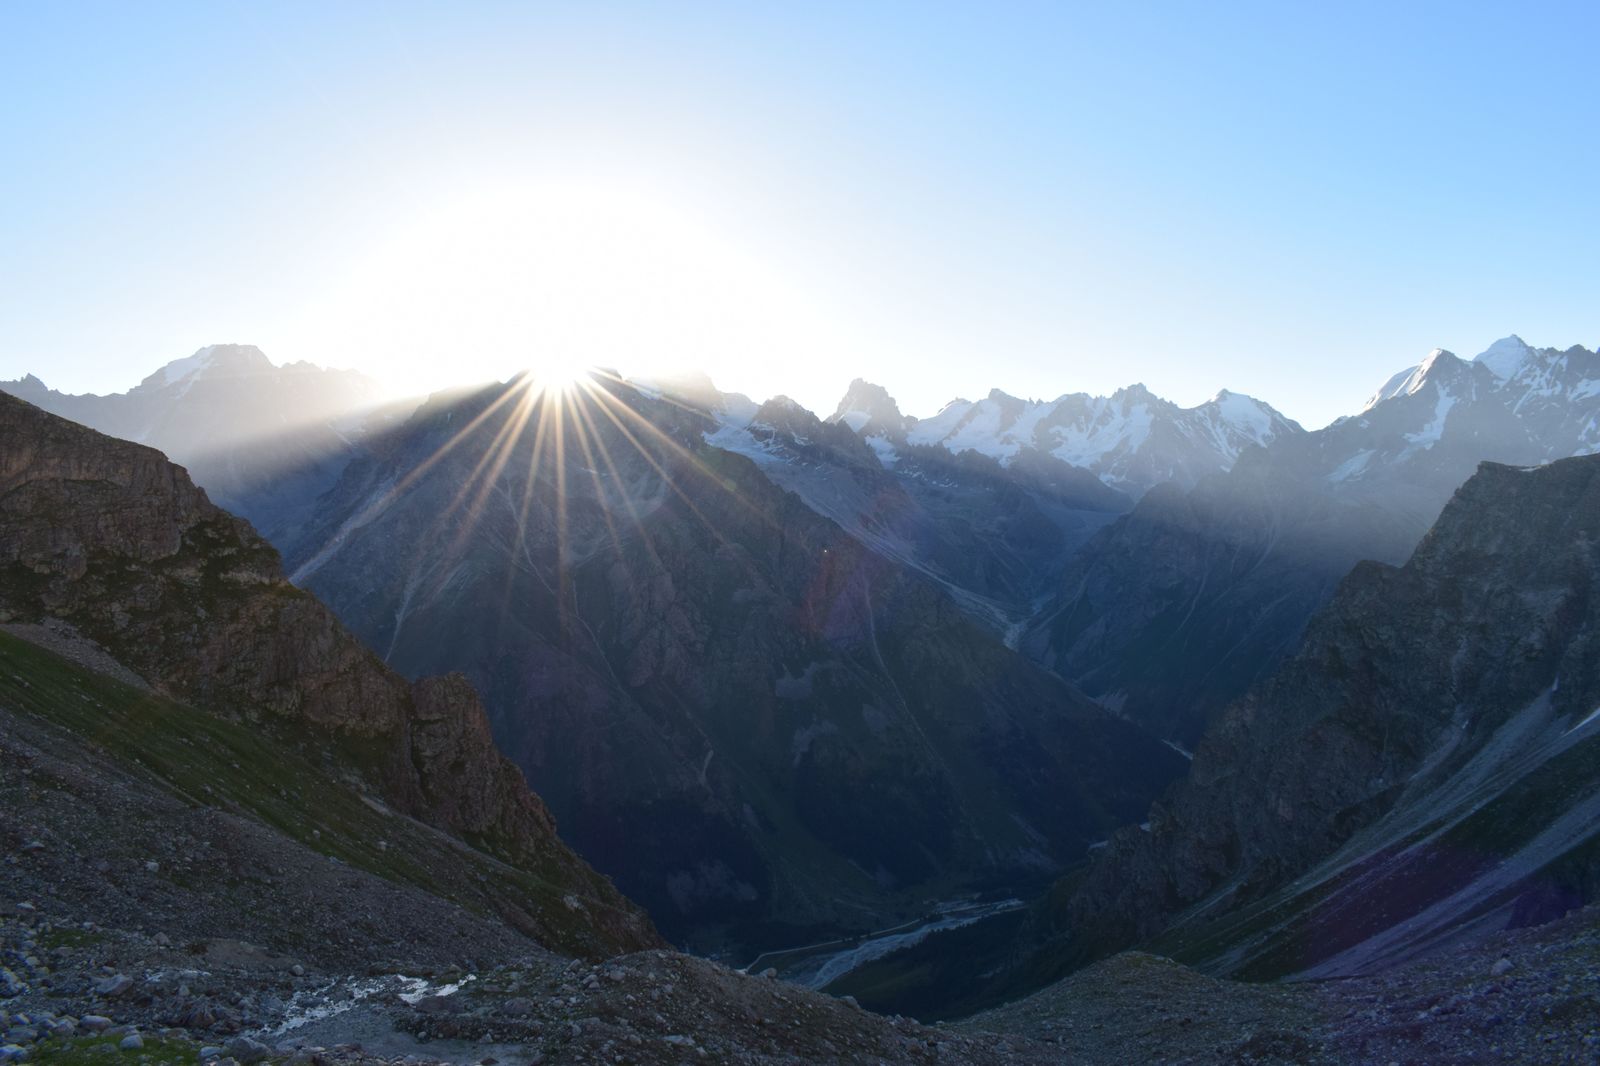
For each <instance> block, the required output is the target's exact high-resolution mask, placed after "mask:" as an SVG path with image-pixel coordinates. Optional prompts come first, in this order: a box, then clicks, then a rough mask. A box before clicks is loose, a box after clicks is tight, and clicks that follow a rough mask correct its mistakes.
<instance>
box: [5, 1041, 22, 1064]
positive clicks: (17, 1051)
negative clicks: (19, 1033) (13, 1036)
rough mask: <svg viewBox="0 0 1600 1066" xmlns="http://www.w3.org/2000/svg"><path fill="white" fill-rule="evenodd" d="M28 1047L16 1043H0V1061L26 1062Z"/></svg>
mask: <svg viewBox="0 0 1600 1066" xmlns="http://www.w3.org/2000/svg"><path fill="white" fill-rule="evenodd" d="M27 1061H28V1049H27V1048H25V1047H19V1046H17V1045H16V1044H3V1045H0V1062H27Z"/></svg>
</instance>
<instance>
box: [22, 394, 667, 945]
mask: <svg viewBox="0 0 1600 1066" xmlns="http://www.w3.org/2000/svg"><path fill="white" fill-rule="evenodd" d="M46 618H59V619H63V620H65V621H67V622H69V623H71V624H72V625H73V626H75V627H76V628H77V629H78V630H79V631H80V632H82V633H83V634H84V635H86V636H88V637H89V638H91V639H92V640H94V641H95V642H97V643H98V644H100V645H101V646H103V647H105V648H106V649H107V650H109V651H110V652H111V653H112V654H113V655H114V656H116V658H117V659H118V660H119V661H121V662H123V663H124V664H126V665H127V666H128V667H130V668H131V669H132V670H134V671H135V672H136V673H137V674H139V675H140V676H142V677H144V678H145V679H147V680H148V681H149V682H150V683H151V684H152V685H153V686H155V687H156V688H157V689H158V690H160V691H162V692H164V693H166V694H169V695H171V696H173V697H175V698H178V699H181V700H183V701H184V702H187V703H191V704H193V705H195V706H198V707H201V708H203V709H206V710H209V711H213V712H214V713H219V714H224V715H227V716H230V717H234V718H239V719H243V720H247V721H251V722H255V723H257V724H259V725H260V726H261V727H262V728H265V729H272V730H274V731H277V732H278V733H280V734H285V735H288V736H291V737H293V738H296V739H299V740H303V741H304V743H305V744H307V745H310V746H318V747H323V748H325V749H326V751H327V755H328V757H330V758H334V759H336V760H338V761H339V762H341V763H342V764H343V765H344V766H345V767H346V768H347V770H348V772H349V774H350V776H351V777H352V778H356V779H359V780H361V781H362V782H364V783H365V785H366V787H370V788H372V789H373V790H375V791H376V792H377V793H379V795H381V797H382V799H383V800H384V801H385V802H386V803H388V804H389V805H390V806H392V807H394V808H396V809H398V810H399V811H401V812H403V813H405V814H408V815H411V816H413V817H416V818H419V819H421V820H423V821H426V822H428V823H430V824H432V825H435V826H437V827H438V828H440V829H443V830H445V831H447V832H450V833H452V834H455V835H458V836H461V837H464V838H465V839H467V840H468V841H470V842H471V843H473V844H475V845H477V846H479V847H482V848H484V849H486V850H489V851H491V852H492V853H494V854H496V855H499V856H500V857H502V858H504V859H506V860H507V861H510V862H512V863H514V864H522V865H528V866H532V867H536V868H537V869H538V870H539V872H540V873H541V874H542V875H543V876H546V877H550V876H554V877H556V878H558V879H561V880H564V881H570V884H571V888H570V891H571V892H572V893H573V894H575V895H576V896H577V897H579V898H580V899H582V900H583V901H585V903H586V905H585V907H584V908H583V909H582V913H583V914H584V915H585V916H586V917H585V918H584V919H583V920H585V921H593V922H594V923H595V924H596V927H597V929H599V930H600V932H601V938H602V940H604V941H607V942H609V943H610V944H611V945H612V946H613V947H615V948H618V949H623V948H631V947H638V946H644V945H651V944H655V943H657V942H658V941H657V938H656V936H655V933H654V931H653V929H652V928H651V926H650V924H649V922H648V920H647V919H645V918H644V917H643V915H642V914H641V913H640V912H639V911H638V910H637V909H636V908H634V907H633V906H632V905H631V904H629V903H628V902H627V901H626V900H624V899H623V898H622V897H621V895H620V894H618V893H617V892H616V890H615V889H613V888H612V887H611V886H610V885H609V883H607V882H606V881H605V880H604V879H603V878H601V877H599V876H598V875H596V874H595V873H594V872H593V871H592V870H590V869H588V867H587V866H585V865H584V864H583V862H582V861H581V860H579V859H578V858H577V857H576V856H574V855H572V854H571V853H570V852H569V851H568V850H567V849H566V848H565V846H564V845H562V844H561V843H560V841H559V840H557V839H556V837H555V833H554V823H553V821H552V820H551V818H550V815H549V813H548V811H547V810H546V809H545V807H544V805H543V804H542V803H541V802H540V801H539V799H538V798H537V797H535V796H534V795H532V794H531V793H530V792H529V791H528V789H527V786H526V784H525V783H524V782H523V780H522V777H521V774H520V772H519V771H518V770H517V769H516V768H515V767H514V766H513V765H512V764H511V763H510V762H508V761H507V760H506V759H504V758H503V757H502V756H501V755H500V754H499V752H498V751H497V750H496V749H495V747H494V744H493V741H492V739H491V738H490V734H489V727H488V722H487V719H486V718H485V716H484V712H483V708H482V705H481V704H480V703H479V701H478V698H477V695H476V693H475V692H474V691H473V689H472V687H471V685H470V684H468V683H467V682H466V680H465V679H464V678H461V677H459V676H457V677H446V678H429V679H424V680H421V681H418V682H416V683H415V684H413V683H410V682H408V681H406V680H405V679H404V678H402V677H400V676H399V675H397V674H395V673H393V672H392V671H390V670H388V669H387V668H386V667H385V666H384V665H383V663H382V662H381V661H380V660H379V659H378V657H377V656H375V655H374V654H372V652H370V651H368V650H367V649H366V648H365V647H363V646H362V645H361V643H360V642H359V641H358V640H357V639H356V638H355V637H354V636H352V635H351V634H350V633H349V632H348V631H346V630H345V629H344V627H343V626H341V625H340V624H339V623H338V621H337V620H336V619H335V618H334V617H333V615H332V613H331V612H330V611H328V609H327V608H325V607H324V606H323V605H322V604H321V603H319V602H318V601H317V600H316V599H315V598H314V597H312V596H311V595H309V594H307V593H305V592H302V591H300V590H299V589H297V588H295V587H294V586H293V585H291V584H290V583H289V582H288V581H287V580H285V578H284V577H283V574H282V571H281V569H280V564H279V559H278V554H277V552H276V551H274V550H273V549H272V547H271V546H270V545H268V544H267V543H266V542H265V541H263V540H261V539H260V538H259V537H258V536H256V534H255V533H254V531H253V530H252V529H251V528H250V526H249V525H248V523H246V522H244V521H243V520H241V519H238V518H235V517H234V516H232V515H229V514H227V513H226V512H224V511H222V510H220V509H218V508H217V507H215V506H213V505H212V504H211V503H210V502H209V501H208V500H207V498H206V496H205V494H204V493H203V492H202V491H201V490H199V489H197V488H196V487H195V486H194V485H193V483H191V482H190V480H189V477H188V475H187V474H186V473H185V472H184V471H183V470H182V468H180V467H177V466H174V465H172V464H171V463H169V462H167V461H166V459H165V457H163V456H162V455H161V453H160V452H157V451H155V450H153V449H150V448H145V447H142V446H140V445H136V444H130V443H128V442H125V441H119V440H115V439H112V438H109V437H104V436H102V435H100V434H98V433H95V432H93V431H92V430H88V429H85V428H83V427H81V426H78V425H76V424H74V423H70V422H67V421H65V420H63V419H60V418H56V417H55V416H53V415H49V414H47V413H45V412H43V411H41V410H39V409H38V408H35V407H33V406H32V405H30V404H27V403H25V402H23V401H20V400H17V399H14V398H13V397H10V396H5V395H0V621H7V622H19V623H37V622H40V621H43V620H44V619H46ZM575 913H577V912H575Z"/></svg>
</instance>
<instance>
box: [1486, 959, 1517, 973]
mask: <svg viewBox="0 0 1600 1066" xmlns="http://www.w3.org/2000/svg"><path fill="white" fill-rule="evenodd" d="M1516 966H1517V964H1516V963H1514V962H1512V961H1511V960H1510V959H1508V958H1506V957H1505V956H1504V955H1502V956H1500V959H1499V961H1498V962H1496V963H1495V964H1494V965H1493V966H1491V967H1489V976H1490V977H1500V976H1503V975H1505V974H1508V973H1510V972H1511V971H1512V970H1514V969H1516Z"/></svg>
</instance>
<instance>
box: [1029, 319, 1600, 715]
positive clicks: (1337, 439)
mask: <svg viewBox="0 0 1600 1066" xmlns="http://www.w3.org/2000/svg"><path fill="white" fill-rule="evenodd" d="M1597 427H1600V356H1597V355H1596V354H1595V353H1593V352H1590V351H1587V350H1586V349H1583V348H1571V349H1568V350H1566V351H1557V350H1555V349H1550V348H1546V349H1533V348H1530V347H1528V346H1527V345H1525V344H1524V343H1523V342H1522V341H1521V340H1519V339H1517V338H1515V337H1511V338H1507V339H1506V340H1503V341H1500V342H1498V343H1496V344H1495V345H1494V346H1493V347H1491V348H1490V349H1489V350H1488V351H1486V352H1485V353H1483V355H1481V356H1480V357H1479V358H1478V359H1476V360H1472V361H1466V360H1461V359H1458V358H1456V357H1455V356H1453V355H1451V354H1450V353H1448V352H1442V351H1435V352H1433V353H1432V354H1430V355H1429V357H1428V358H1427V359H1426V360H1424V361H1423V363H1421V364H1420V365H1418V366H1415V367H1412V368H1409V369H1408V370H1406V371H1403V372H1402V373H1400V374H1397V375H1396V376H1395V377H1394V378H1393V379H1392V380H1391V381H1390V382H1388V383H1386V384H1385V385H1384V387H1383V388H1381V389H1380V390H1379V391H1378V392H1377V393H1376V394H1375V395H1374V397H1373V399H1372V400H1371V402H1370V403H1369V404H1368V406H1367V408H1366V410H1364V411H1363V412H1362V413H1361V414H1359V415H1356V416H1353V417H1350V418H1344V419H1341V420H1339V421H1337V422H1335V423H1334V424H1332V425H1331V426H1328V427H1327V428H1325V429H1322V430H1318V431H1316V432H1313V433H1306V434H1296V435H1289V436H1284V437H1281V438H1279V439H1278V440H1277V441H1276V442H1275V443H1273V444H1272V445H1271V446H1270V447H1268V448H1266V449H1263V450H1260V451H1255V452H1247V453H1245V454H1244V455H1243V456H1241V459H1240V461H1239V463H1238V464H1237V465H1236V466H1235V467H1234V468H1233V469H1232V470H1231V471H1230V472H1228V473H1227V474H1224V475H1217V476H1214V477H1210V478H1207V479H1204V480H1202V481H1201V482H1199V483H1198V484H1197V485H1196V486H1195V487H1194V488H1193V489H1190V490H1189V491H1187V492H1178V491H1175V489H1174V488H1172V487H1168V488H1165V489H1162V490H1158V491H1155V492H1152V493H1150V494H1149V495H1147V496H1146V497H1145V498H1144V499H1143V500H1141V501H1140V503H1139V505H1138V507H1136V508H1135V509H1134V510H1133V511H1132V512H1130V513H1129V514H1128V515H1126V516H1125V517H1123V518H1120V519H1119V520H1117V521H1116V522H1115V523H1113V524H1111V525H1109V526H1108V527H1107V528H1106V529H1105V530H1103V531H1102V532H1101V533H1100V534H1099V535H1098V536H1097V537H1096V538H1095V539H1094V540H1093V541H1092V542H1090V543H1089V544H1087V545H1085V546H1084V548H1083V550H1082V551H1080V552H1079V553H1078V554H1077V556H1075V557H1074V559H1073V560H1072V561H1071V562H1070V563H1069V565H1068V566H1067V567H1066V568H1065V570H1064V572H1063V574H1062V577H1061V580H1060V583H1059V585H1058V586H1057V590H1056V593H1055V595H1054V597H1053V599H1052V601H1051V602H1050V603H1048V604H1047V605H1046V606H1045V607H1044V608H1043V609H1042V610H1041V611H1040V613H1039V615H1038V616H1037V618H1036V619H1035V620H1034V621H1033V622H1031V623H1030V625H1029V627H1028V632H1027V633H1026V634H1025V635H1024V636H1023V638H1022V647H1023V648H1024V650H1026V651H1027V652H1028V653H1029V654H1030V655H1031V656H1033V657H1034V658H1036V659H1037V660H1038V661H1040V662H1042V663H1043V664H1045V665H1046V666H1048V667H1050V668H1052V669H1054V670H1057V671H1059V672H1060V673H1062V674H1064V675H1065V676H1067V677H1069V678H1072V679H1073V680H1075V681H1076V682H1077V683H1078V684H1080V685H1081V686H1082V687H1083V688H1084V690H1085V691H1087V692H1088V693H1090V694H1091V695H1093V696H1096V697H1097V698H1099V699H1100V700H1101V701H1102V702H1104V703H1106V704H1107V705H1108V706H1112V707H1116V708H1118V709H1119V711H1120V712H1121V713H1123V714H1125V715H1127V716H1129V717H1130V718H1133V719H1134V720H1135V721H1139V722H1142V723H1145V724H1146V725H1147V726H1149V727H1150V728H1151V729H1152V730H1154V731H1156V732H1157V733H1159V734H1160V735H1163V736H1167V737H1170V738H1173V739H1174V740H1177V741H1178V742H1179V743H1181V744H1184V745H1185V746H1188V745H1191V744H1193V743H1194V742H1196V741H1197V740H1198V738H1199V736H1200V735H1201V733H1202V732H1203V731H1204V729H1205V726H1206V723H1207V722H1208V721H1209V720H1210V718H1211V717H1212V716H1213V715H1214V714H1215V713H1216V712H1217V711H1218V710H1219V709H1220V708H1221V707H1223V706H1224V705H1226V704H1227V703H1228V702H1229V701H1230V700H1232V699H1235V698H1237V697H1238V696H1239V695H1241V694H1242V693H1243V692H1244V691H1245V690H1246V689H1247V688H1248V687H1249V686H1250V685H1251V684H1252V683H1254V682H1256V681H1259V680H1260V679H1262V678H1263V677H1265V676H1267V674H1269V673H1270V672H1271V670H1272V669H1273V668H1274V666H1275V665H1276V663H1277V662H1278V661H1279V660H1280V658H1281V656H1283V655H1284V654H1285V653H1287V652H1288V651H1290V650H1292V649H1293V648H1294V647H1295V646H1296V644H1297V642H1298V640H1299V637H1300V633H1301V630H1302V629H1303V627H1304V625H1305V623H1306V621H1307V620H1308V619H1309V618H1310V617H1311V615H1312V613H1313V612H1315V610H1316V609H1317V608H1318V607H1320V606H1321V605H1322V604H1323V603H1325V602H1326V601H1327V598H1328V596H1329V595H1331V594H1332V591H1333V589H1334V588H1335V587H1336V585H1337V583H1338V581H1339V580H1340V579H1341V578H1342V577H1343V576H1344V575H1345V574H1346V573H1347V572H1348V571H1349V570H1350V568H1351V567H1352V566H1354V565H1355V564H1356V563H1357V562H1358V561H1360V560H1362V559H1375V560H1378V561H1381V562H1387V563H1399V562H1401V561H1403V560H1404V559H1405V558H1406V557H1407V555H1409V554H1410V552H1411V549H1412V548H1413V547H1414V546H1415V544H1416V542H1417V540H1418V539H1419V538H1420V537H1421V536H1422V534H1423V533H1424V532H1425V531H1426V530H1427V528H1428V526H1429V525H1430V524H1431V523H1432V522H1433V520H1434V519H1435V518H1436V517H1437V516H1438V514H1439V510H1440V508H1442V507H1443V506H1444V504H1445V502H1446V501H1447V500H1448V499H1449V498H1450V494H1451V493H1452V492H1454V491H1455V489H1456V488H1457V487H1458V486H1459V485H1460V484H1461V483H1462V482H1463V481H1465V480H1466V479H1467V477H1469V476H1470V475H1471V474H1472V472H1473V470H1474V469H1475V468H1476V466H1477V464H1478V463H1479V462H1481V461H1484V460H1490V461H1495V462H1502V463H1512V464H1530V463H1540V462H1547V461H1549V460H1551V459H1557V458H1563V457H1566V456H1570V455H1579V454H1586V453H1588V452H1591V451H1593V450H1594V449H1595V448H1596V447H1597V446H1600V428H1597Z"/></svg>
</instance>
